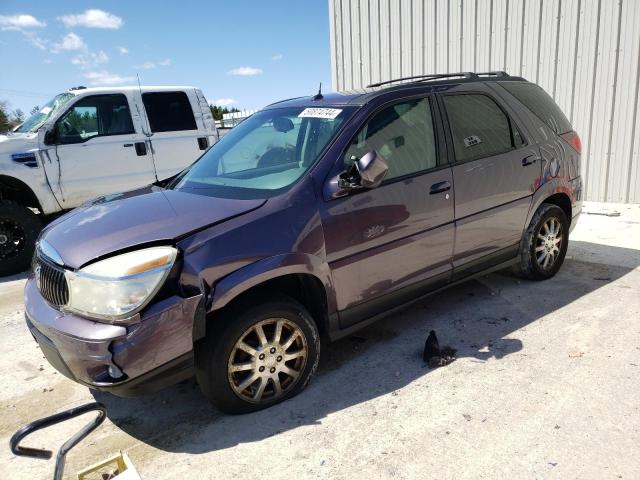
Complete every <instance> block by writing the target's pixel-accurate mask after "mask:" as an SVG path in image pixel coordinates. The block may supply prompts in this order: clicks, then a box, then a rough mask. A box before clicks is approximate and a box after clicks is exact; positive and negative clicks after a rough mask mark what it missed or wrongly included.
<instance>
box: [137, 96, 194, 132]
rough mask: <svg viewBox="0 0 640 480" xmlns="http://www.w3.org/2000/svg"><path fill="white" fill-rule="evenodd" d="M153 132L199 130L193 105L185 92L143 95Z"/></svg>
mask: <svg viewBox="0 0 640 480" xmlns="http://www.w3.org/2000/svg"><path fill="white" fill-rule="evenodd" d="M142 101H143V102H144V108H145V109H146V111H147V117H149V124H150V126H151V131H152V132H154V133H156V132H177V131H181V130H197V127H196V120H195V118H194V117H193V111H192V110H191V103H189V98H188V97H187V94H186V93H184V92H154V93H144V94H142Z"/></svg>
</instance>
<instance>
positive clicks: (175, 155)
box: [142, 92, 209, 180]
mask: <svg viewBox="0 0 640 480" xmlns="http://www.w3.org/2000/svg"><path fill="white" fill-rule="evenodd" d="M142 101H143V103H144V108H145V111H146V113H147V118H148V119H149V128H150V129H151V134H152V136H151V145H152V152H153V160H154V163H155V168H156V174H157V176H158V180H164V179H166V178H169V177H171V176H173V175H175V174H176V173H179V172H180V171H182V170H184V169H185V168H186V167H188V166H189V165H191V164H192V163H193V162H194V161H196V160H197V159H198V157H200V155H202V154H203V153H204V151H205V150H206V149H207V147H208V146H209V139H208V138H207V136H206V135H204V134H203V132H202V130H198V126H197V123H196V119H195V116H194V114H193V106H192V105H191V102H190V101H189V97H188V96H187V94H186V93H185V92H145V93H143V94H142ZM194 106H195V107H196V108H198V109H199V108H200V107H199V106H198V105H197V104H195V105H194Z"/></svg>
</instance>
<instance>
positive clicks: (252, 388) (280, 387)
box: [227, 318, 309, 404]
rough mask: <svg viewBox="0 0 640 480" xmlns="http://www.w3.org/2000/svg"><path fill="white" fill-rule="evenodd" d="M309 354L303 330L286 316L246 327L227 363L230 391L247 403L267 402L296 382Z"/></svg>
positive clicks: (279, 395) (283, 392) (283, 393)
mask: <svg viewBox="0 0 640 480" xmlns="http://www.w3.org/2000/svg"><path fill="white" fill-rule="evenodd" d="M308 356H309V348H308V345H307V339H306V338H305V335H304V332H303V331H302V330H301V329H300V327H298V325H296V324H295V323H294V322H292V321H290V320H288V319H286V318H270V319H266V320H262V321H260V322H258V323H256V324H254V325H252V326H251V327H249V328H248V329H247V330H245V332H244V333H243V334H242V335H241V336H240V338H239V339H238V341H237V342H236V343H235V345H234V346H233V349H232V350H231V355H230V356H229V362H228V366H227V372H228V378H229V384H230V385H231V388H232V389H233V392H234V393H235V394H236V395H237V396H239V397H240V398H241V399H243V400H244V401H247V402H250V403H258V404H259V403H264V402H271V401H274V400H276V399H278V398H281V397H283V396H285V395H286V394H287V393H289V391H291V389H293V387H294V386H295V385H296V384H297V383H298V381H299V380H300V377H301V375H302V372H303V371H304V368H305V365H306V363H307V358H308Z"/></svg>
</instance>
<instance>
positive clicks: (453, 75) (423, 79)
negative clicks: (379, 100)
mask: <svg viewBox="0 0 640 480" xmlns="http://www.w3.org/2000/svg"><path fill="white" fill-rule="evenodd" d="M480 76H493V77H508V76H509V74H508V73H507V72H504V71H501V70H499V71H492V72H481V73H475V72H457V73H430V74H427V75H414V76H412V77H401V78H394V79H393V80H385V81H384V82H378V83H372V84H371V85H367V88H373V87H381V86H382V85H389V84H390V83H395V82H403V81H407V80H413V82H409V83H420V82H427V81H429V80H440V79H443V78H456V77H462V78H478V77H480Z"/></svg>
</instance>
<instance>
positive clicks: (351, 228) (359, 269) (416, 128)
mask: <svg viewBox="0 0 640 480" xmlns="http://www.w3.org/2000/svg"><path fill="white" fill-rule="evenodd" d="M432 107H433V102H432V99H431V98H429V97H422V98H414V99H410V100H398V101H397V103H394V104H392V105H388V106H385V107H383V108H382V109H381V110H379V111H378V112H377V113H375V114H374V115H373V116H372V117H371V118H370V119H369V120H368V121H367V122H366V123H365V124H364V125H363V126H362V127H361V129H360V131H359V133H358V134H356V136H355V137H354V138H353V140H352V141H351V144H350V146H349V147H348V148H347V150H346V151H345V152H344V155H343V162H341V163H343V165H342V168H344V169H346V168H348V166H349V164H350V163H352V162H353V161H354V159H355V158H359V157H361V156H362V155H364V154H365V153H367V152H369V151H371V150H375V151H376V152H377V153H378V154H379V155H381V156H382V157H383V158H384V159H385V160H386V162H387V164H388V165H389V171H388V173H387V177H386V179H385V181H384V182H383V184H382V185H381V186H379V187H377V188H374V189H371V190H366V191H361V192H357V193H354V194H352V195H349V196H347V197H344V198H337V199H332V200H329V201H328V202H327V203H326V204H325V208H324V210H323V211H322V217H323V218H322V222H323V229H324V233H325V245H326V251H327V259H328V261H329V264H330V267H331V272H332V276H333V280H334V283H335V291H336V297H337V304H338V309H339V310H340V325H341V327H342V328H345V327H348V326H350V325H352V324H354V323H357V322H358V321H361V320H363V319H365V318H367V317H370V316H372V315H374V314H377V313H380V311H382V310H384V309H385V308H389V307H392V306H394V305H397V304H401V303H404V302H406V301H408V300H410V299H412V298H414V297H416V296H418V295H419V294H420V293H423V292H424V291H426V290H428V289H430V288H435V287H436V286H438V285H441V284H443V283H445V282H446V281H447V280H448V279H449V275H450V273H451V263H450V262H451V255H452V249H453V232H454V229H453V190H452V183H453V179H452V176H451V169H450V167H449V166H448V164H446V159H443V158H442V157H441V156H440V155H439V154H438V152H439V148H438V141H437V138H438V132H437V128H438V127H437V125H438V122H437V121H436V120H435V118H436V116H435V115H434V109H433V108H432Z"/></svg>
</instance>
